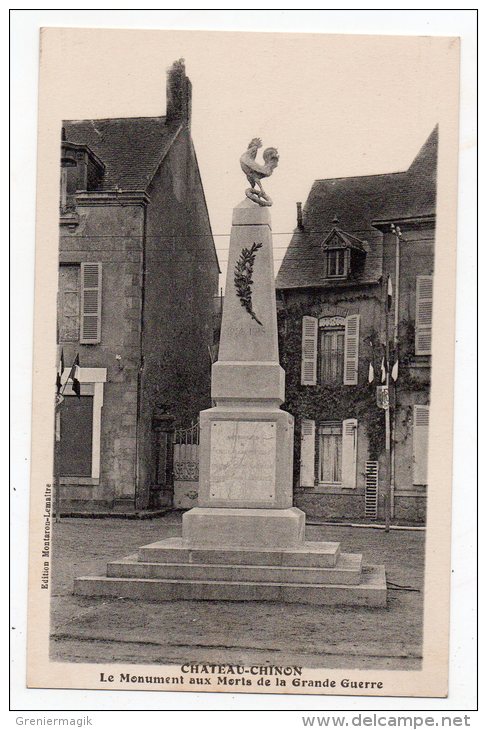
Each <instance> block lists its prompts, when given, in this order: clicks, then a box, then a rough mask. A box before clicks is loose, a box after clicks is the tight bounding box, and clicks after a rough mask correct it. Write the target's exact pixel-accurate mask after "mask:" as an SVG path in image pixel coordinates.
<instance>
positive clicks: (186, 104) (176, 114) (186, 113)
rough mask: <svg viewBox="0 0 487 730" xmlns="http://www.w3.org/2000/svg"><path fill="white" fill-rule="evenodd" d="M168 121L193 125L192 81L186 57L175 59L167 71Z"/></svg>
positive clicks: (169, 122) (168, 122)
mask: <svg viewBox="0 0 487 730" xmlns="http://www.w3.org/2000/svg"><path fill="white" fill-rule="evenodd" d="M166 123H167V124H185V125H186V126H187V127H190V126H191V81H190V80H189V79H188V77H187V76H186V69H185V66H184V58H180V59H179V61H174V63H173V65H172V66H171V68H170V69H169V70H168V72H167V85H166Z"/></svg>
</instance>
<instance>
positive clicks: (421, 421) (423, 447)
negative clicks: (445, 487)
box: [413, 406, 429, 484]
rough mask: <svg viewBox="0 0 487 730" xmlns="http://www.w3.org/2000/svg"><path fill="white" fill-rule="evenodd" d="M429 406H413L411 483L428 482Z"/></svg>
mask: <svg viewBox="0 0 487 730" xmlns="http://www.w3.org/2000/svg"><path fill="white" fill-rule="evenodd" d="M428 425H429V406H414V421H413V484H427V483H428Z"/></svg>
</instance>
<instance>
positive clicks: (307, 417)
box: [276, 129, 438, 523]
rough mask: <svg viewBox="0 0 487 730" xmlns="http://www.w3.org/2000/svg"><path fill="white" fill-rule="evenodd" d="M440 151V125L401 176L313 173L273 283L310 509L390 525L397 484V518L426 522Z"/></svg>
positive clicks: (298, 461)
mask: <svg viewBox="0 0 487 730" xmlns="http://www.w3.org/2000/svg"><path fill="white" fill-rule="evenodd" d="M437 146H438V129H435V130H434V131H433V132H432V134H431V135H430V137H429V138H428V140H427V141H426V143H425V144H424V145H423V147H422V148H421V150H420V151H419V153H418V155H417V156H416V158H415V159H414V161H413V162H412V164H411V166H410V167H409V169H408V170H406V171H405V172H399V173H392V174H382V175H370V176H361V177H350V178H335V179H328V180H316V181H315V182H314V184H313V186H312V188H311V191H310V194H309V196H308V200H307V202H306V204H305V206H304V209H303V210H301V206H300V204H298V225H297V228H296V230H295V232H294V234H293V237H292V240H291V243H290V246H289V248H288V250H287V252H286V255H285V258H284V260H283V263H282V265H281V268H280V270H279V273H278V276H277V280H276V288H277V298H278V307H279V331H280V350H281V353H280V356H281V363H282V365H283V367H284V369H285V370H286V403H285V404H284V406H283V407H284V408H285V409H286V410H288V411H290V412H291V413H292V414H293V415H294V416H295V419H296V435H295V471H294V484H295V503H296V505H297V506H299V507H302V509H304V510H305V511H306V513H307V514H308V515H315V516H320V517H325V518H328V519H333V520H340V519H347V520H349V519H352V520H363V519H366V520H367V519H370V520H374V519H383V518H384V509H385V496H386V492H388V493H389V495H390V498H391V514H392V517H393V518H394V519H396V520H398V521H400V522H401V521H404V522H411V523H423V522H424V521H425V519H426V496H427V481H428V480H427V442H428V418H429V392H430V374H431V325H432V292H433V270H434V245H435V209H436V161H437ZM393 227H394V228H393ZM397 271H398V272H399V286H397V285H396V272H397ZM388 281H390V285H389V286H390V288H389V287H388ZM388 294H389V295H390V296H389V298H388ZM396 308H397V312H396ZM386 326H387V330H386ZM386 331H387V333H388V335H387V336H386ZM396 335H397V336H396ZM386 341H388V342H389V351H390V358H389V379H390V388H389V397H390V403H391V411H390V414H391V454H392V456H391V461H390V463H391V470H392V473H391V479H390V480H389V477H388V474H387V468H386V467H387V463H389V460H387V462H386V452H385V415H384V414H385V411H384V410H383V409H382V408H380V407H379V406H378V397H379V394H378V393H377V386H381V385H383V383H384V381H385V377H386V367H387V360H386V357H385V356H386ZM396 361H397V365H396V366H395V368H394V367H393V366H394V365H395V363H396Z"/></svg>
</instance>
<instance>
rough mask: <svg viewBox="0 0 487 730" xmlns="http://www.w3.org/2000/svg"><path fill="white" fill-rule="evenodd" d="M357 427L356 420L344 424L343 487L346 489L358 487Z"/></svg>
mask: <svg viewBox="0 0 487 730" xmlns="http://www.w3.org/2000/svg"><path fill="white" fill-rule="evenodd" d="M357 426H358V422H357V419H356V418H347V419H346V420H345V421H343V423H342V487H345V488H346V489H355V487H356V486H357Z"/></svg>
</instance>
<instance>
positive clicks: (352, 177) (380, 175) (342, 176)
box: [313, 170, 407, 184]
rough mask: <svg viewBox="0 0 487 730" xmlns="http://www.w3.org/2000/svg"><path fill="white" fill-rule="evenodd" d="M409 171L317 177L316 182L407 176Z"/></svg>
mask: <svg viewBox="0 0 487 730" xmlns="http://www.w3.org/2000/svg"><path fill="white" fill-rule="evenodd" d="M406 173H407V170H399V171H396V172H373V173H371V174H370V175H341V176H340V177H317V178H316V179H315V180H314V182H313V184H314V183H316V182H328V181H329V180H363V179H364V178H367V177H386V176H389V175H405V174H406Z"/></svg>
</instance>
